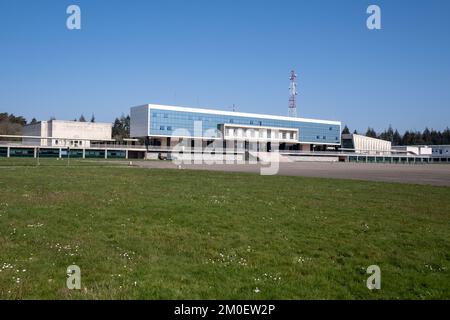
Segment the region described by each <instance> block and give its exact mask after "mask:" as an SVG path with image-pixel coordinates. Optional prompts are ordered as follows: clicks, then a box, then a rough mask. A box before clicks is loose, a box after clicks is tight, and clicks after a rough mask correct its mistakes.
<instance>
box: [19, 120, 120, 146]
mask: <svg viewBox="0 0 450 320" xmlns="http://www.w3.org/2000/svg"><path fill="white" fill-rule="evenodd" d="M111 133H112V124H110V123H98V122H95V123H92V122H78V121H64V120H51V121H41V122H39V123H37V124H33V125H27V126H25V127H24V129H23V135H25V136H41V137H49V138H53V139H41V141H40V142H39V140H38V139H30V138H25V139H24V143H25V144H31V145H41V146H55V147H68V146H70V147H89V146H90V141H89V140H110V139H111ZM85 139H88V140H85Z"/></svg>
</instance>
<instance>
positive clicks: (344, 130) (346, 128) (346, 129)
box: [342, 125, 350, 134]
mask: <svg viewBox="0 0 450 320" xmlns="http://www.w3.org/2000/svg"><path fill="white" fill-rule="evenodd" d="M349 133H350V130H349V129H348V127H347V125H345V126H344V129H342V134H349Z"/></svg>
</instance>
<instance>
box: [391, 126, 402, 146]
mask: <svg viewBox="0 0 450 320" xmlns="http://www.w3.org/2000/svg"><path fill="white" fill-rule="evenodd" d="M401 144H402V136H401V135H400V133H399V132H398V130H397V129H395V131H394V134H393V135H392V145H393V146H400V145H401Z"/></svg>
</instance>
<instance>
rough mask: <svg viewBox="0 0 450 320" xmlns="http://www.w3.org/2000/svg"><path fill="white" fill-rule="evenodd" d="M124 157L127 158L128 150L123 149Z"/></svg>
mask: <svg viewBox="0 0 450 320" xmlns="http://www.w3.org/2000/svg"><path fill="white" fill-rule="evenodd" d="M125 159H128V150H125Z"/></svg>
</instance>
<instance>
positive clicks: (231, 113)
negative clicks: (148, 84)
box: [133, 104, 341, 126]
mask: <svg viewBox="0 0 450 320" xmlns="http://www.w3.org/2000/svg"><path fill="white" fill-rule="evenodd" d="M144 106H147V107H148V108H150V109H151V108H156V109H161V110H170V111H184V112H196V113H210V114H219V115H226V116H238V117H249V118H259V119H275V120H285V121H297V122H311V123H323V124H334V125H339V126H340V125H341V122H340V121H331V120H319V119H308V118H298V117H295V118H294V117H287V116H276V115H270V114H259V113H246V112H235V111H223V110H214V109H203V108H191V107H180V106H168V105H160V104H144V105H140V106H135V107H133V108H139V107H144Z"/></svg>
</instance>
